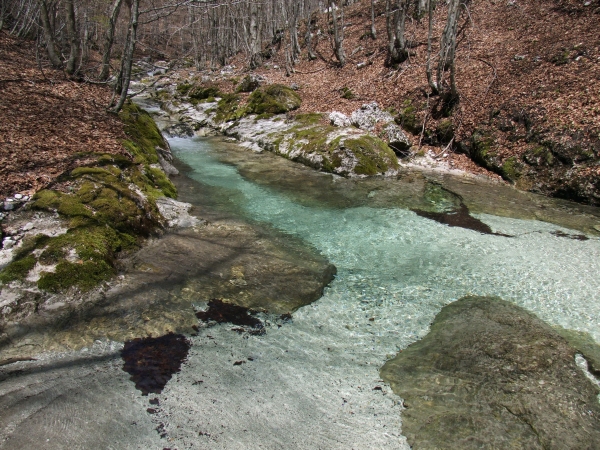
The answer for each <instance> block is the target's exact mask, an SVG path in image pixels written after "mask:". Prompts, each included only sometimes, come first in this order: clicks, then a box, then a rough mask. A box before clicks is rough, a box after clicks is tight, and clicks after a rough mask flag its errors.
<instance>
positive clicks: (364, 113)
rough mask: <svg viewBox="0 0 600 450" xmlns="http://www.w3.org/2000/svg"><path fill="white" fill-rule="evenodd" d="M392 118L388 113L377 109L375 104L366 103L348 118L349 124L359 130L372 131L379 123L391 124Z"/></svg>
mask: <svg viewBox="0 0 600 450" xmlns="http://www.w3.org/2000/svg"><path fill="white" fill-rule="evenodd" d="M393 121H394V118H393V117H392V115H391V114H390V113H388V112H385V111H383V110H382V109H381V108H379V105H378V104H377V102H372V103H366V104H364V105H362V106H361V107H360V108H359V109H357V110H356V111H354V112H353V113H352V115H351V116H350V123H351V124H352V125H354V126H355V127H357V128H360V129H361V130H367V131H374V130H375V125H376V124H377V123H379V122H382V123H389V122H393Z"/></svg>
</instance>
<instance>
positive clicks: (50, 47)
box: [40, 0, 62, 69]
mask: <svg viewBox="0 0 600 450" xmlns="http://www.w3.org/2000/svg"><path fill="white" fill-rule="evenodd" d="M40 19H41V20H42V28H43V30H44V40H45V41H46V49H47V51H48V58H49V59H50V63H51V64H52V65H53V66H54V67H56V68H57V69H58V68H61V67H62V61H61V60H60V57H59V56H58V53H57V52H56V43H55V42H54V31H53V28H52V25H51V24H50V17H49V16H48V4H47V3H46V0H40Z"/></svg>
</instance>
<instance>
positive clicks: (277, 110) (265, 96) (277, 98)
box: [247, 84, 302, 114]
mask: <svg viewBox="0 0 600 450" xmlns="http://www.w3.org/2000/svg"><path fill="white" fill-rule="evenodd" d="M301 104H302V100H301V99H300V96H299V95H298V94H296V93H295V92H294V91H293V90H292V89H290V88H289V87H287V86H283V85H281V84H271V85H269V86H264V87H261V88H259V89H257V90H255V91H254V92H253V93H252V94H251V95H250V98H249V99H248V106H247V112H248V114H265V113H268V114H284V113H287V112H289V111H293V110H295V109H298V108H299V107H300V105H301Z"/></svg>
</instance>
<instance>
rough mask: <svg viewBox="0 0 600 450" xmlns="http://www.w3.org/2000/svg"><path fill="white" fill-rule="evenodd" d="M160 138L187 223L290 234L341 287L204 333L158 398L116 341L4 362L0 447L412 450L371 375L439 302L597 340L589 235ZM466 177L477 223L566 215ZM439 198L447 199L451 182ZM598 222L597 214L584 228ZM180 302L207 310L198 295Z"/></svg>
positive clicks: (389, 395) (407, 188) (145, 293)
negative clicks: (483, 300) (448, 220)
mask: <svg viewBox="0 0 600 450" xmlns="http://www.w3.org/2000/svg"><path fill="white" fill-rule="evenodd" d="M170 143H171V146H172V148H173V151H174V153H175V155H176V156H177V158H179V160H181V161H182V162H183V163H185V164H186V165H187V169H185V170H184V176H185V175H187V176H189V177H191V178H192V179H193V180H195V181H196V183H191V182H189V181H187V180H182V183H181V185H182V186H183V185H185V188H182V189H181V190H180V191H181V196H182V198H181V200H183V201H189V202H192V203H194V204H195V205H196V208H195V209H193V210H192V213H193V214H194V213H197V214H198V215H199V216H200V217H201V218H206V219H208V220H209V221H210V220H212V219H213V218H214V219H215V220H214V224H215V226H217V227H218V226H219V223H225V222H227V220H228V218H229V216H233V217H234V218H235V220H232V221H231V223H233V224H235V223H240V221H238V220H237V218H238V217H239V216H242V217H243V218H245V219H246V220H248V221H251V222H254V223H257V224H264V227H265V228H266V229H269V228H275V229H278V230H280V231H281V232H283V233H287V234H289V235H290V236H294V237H295V238H300V239H301V240H303V241H304V242H305V243H306V244H307V245H311V246H313V247H315V248H316V249H318V250H319V251H320V252H321V253H322V254H323V255H325V256H326V257H327V258H329V260H330V261H331V262H332V263H333V264H335V265H336V267H337V270H338V275H337V277H336V278H335V280H334V281H333V282H332V283H331V284H330V286H329V287H327V288H326V289H325V292H324V295H323V296H322V297H321V298H320V299H319V300H318V301H316V302H314V303H312V304H310V305H308V306H305V307H302V308H300V309H299V310H297V311H296V312H295V313H294V314H293V319H292V320H291V321H290V322H288V323H285V324H284V325H283V326H281V327H278V326H277V324H271V323H269V321H270V320H271V319H270V318H269V317H268V316H262V317H263V318H264V319H266V324H265V328H266V333H265V334H264V335H260V336H254V335H249V334H243V335H240V334H238V333H236V332H234V331H232V325H231V324H219V325H215V326H207V327H203V326H202V324H199V325H200V328H199V330H198V332H197V333H194V335H193V336H190V337H189V339H190V341H191V343H192V347H191V349H190V352H189V355H188V360H187V362H185V363H184V364H183V365H182V367H181V372H179V373H177V374H175V375H174V376H173V378H172V379H171V380H170V381H169V382H168V384H167V385H166V387H165V389H164V390H163V391H162V393H161V394H157V395H151V396H148V397H144V396H142V395H141V394H140V392H139V391H137V390H136V389H135V386H134V383H132V382H131V380H130V379H129V374H127V373H125V372H124V371H123V370H122V360H121V358H120V356H119V351H120V349H121V347H122V344H121V343H118V342H112V341H108V340H98V341H97V342H96V343H95V344H94V345H93V346H90V347H86V348H83V349H81V350H79V351H75V352H68V353H63V354H56V355H53V354H46V355H40V356H39V360H38V361H35V362H22V363H17V365H19V364H20V366H18V367H15V368H14V373H13V372H11V370H12V369H10V366H6V367H4V368H0V378H2V380H3V381H2V383H1V384H0V401H1V402H2V403H1V404H2V405H3V407H4V409H2V408H0V410H2V411H7V413H6V415H5V416H3V417H6V419H5V420H4V422H3V423H4V426H3V427H0V448H6V449H13V448H14V449H21V448H48V449H55V448H56V449H62V448H67V447H68V448H118V449H138V450H141V449H143V450H146V449H161V448H177V449H180V450H181V449H207V450H215V449H228V450H230V449H231V450H233V449H235V450H237V449H286V450H287V449H311V450H312V449H327V450H331V449H340V450H342V449H343V450H347V449H352V448H354V449H380V448H381V449H386V450H388V449H401V450H408V449H409V446H408V444H407V442H406V439H405V438H404V436H403V435H402V413H403V406H402V399H401V398H399V397H398V396H397V395H395V394H394V393H393V392H392V391H391V389H390V387H389V386H387V385H386V384H385V383H384V382H383V381H382V380H381V378H380V376H379V369H380V368H381V366H382V365H383V364H384V363H385V361H386V360H387V359H389V358H391V357H393V356H395V355H396V353H397V352H398V351H400V350H402V349H404V348H406V347H407V346H408V345H410V344H411V343H412V342H415V341H416V340H417V339H419V338H420V337H422V336H424V335H425V334H426V333H427V332H428V329H429V324H430V323H431V321H432V320H433V318H434V317H435V315H436V314H437V313H438V312H439V311H440V309H441V308H442V307H443V306H444V305H446V304H448V303H450V302H452V301H454V300H456V299H458V298H460V297H462V296H464V295H468V294H477V295H497V296H500V297H502V298H504V299H506V300H510V301H513V302H515V303H517V304H519V305H521V306H523V307H525V308H527V309H529V310H530V311H533V312H535V313H536V314H537V315H538V316H540V317H541V318H543V319H544V320H546V321H547V322H549V323H550V324H554V325H562V326H564V327H566V328H571V329H577V330H581V331H586V332H588V333H590V334H591V335H592V336H594V338H595V339H596V341H599V342H600V326H599V325H600V298H599V296H600V278H599V277H598V273H599V269H600V267H599V266H600V241H599V240H598V238H596V237H592V236H590V239H589V240H586V241H580V240H572V239H568V238H565V237H560V236H557V235H556V234H553V233H555V232H556V231H557V230H558V231H562V232H563V233H567V234H579V233H580V232H578V231H573V230H569V229H566V228H561V227H558V226H557V225H553V224H551V223H548V222H541V221H536V220H521V219H515V218H510V217H500V216H496V215H492V214H477V215H476V217H477V218H478V219H480V220H482V221H483V222H485V223H486V224H488V225H489V226H490V227H491V229H492V230H493V231H495V232H498V233H502V234H508V235H512V236H514V237H511V238H509V237H503V236H497V235H489V234H481V233H479V232H476V231H472V230H467V229H462V228H451V227H448V226H445V225H442V224H439V223H437V222H434V221H432V220H428V219H425V218H423V217H420V216H418V215H417V214H415V213H414V212H412V211H411V210H410V209H409V207H408V206H402V205H409V206H410V207H419V208H423V207H425V206H427V205H428V203H432V202H433V203H435V202H439V204H431V205H429V206H433V207H436V208H438V207H443V205H444V204H448V203H447V202H446V203H444V202H445V200H444V199H443V198H442V199H440V198H438V197H437V194H435V192H438V191H436V190H435V189H434V191H435V192H434V195H432V196H431V197H429V198H427V196H426V195H425V191H426V190H427V189H423V186H424V185H426V186H430V187H431V185H428V184H427V183H423V182H422V181H423V180H422V178H415V179H416V180H417V181H415V182H414V183H412V182H407V181H406V180H404V181H402V180H385V181H381V182H380V181H377V180H358V181H352V180H345V179H340V178H332V177H331V176H329V175H325V174H319V173H317V172H314V171H312V170H310V169H307V168H305V167H303V166H300V165H297V164H294V163H291V162H288V161H285V160H283V159H282V158H278V157H275V156H273V155H270V154H265V155H255V154H253V153H251V152H249V151H248V150H245V149H239V148H236V147H234V146H231V145H225V144H223V143H220V141H218V140H210V139H209V140H186V139H172V140H171V141H170ZM419 176H420V175H419ZM419 179H420V180H421V181H418V180H419ZM454 181H456V180H454ZM467 182H468V184H466V186H467V187H466V188H465V189H470V190H471V192H475V193H476V194H477V195H478V196H479V197H478V198H477V199H476V200H477V202H475V201H473V199H472V198H471V200H470V201H471V203H470V206H472V205H477V204H478V205H482V206H480V207H479V208H478V209H477V210H479V211H487V212H490V211H496V210H495V209H494V208H492V207H490V208H487V207H484V206H485V203H486V202H487V203H488V204H489V203H493V204H494V205H492V206H496V205H495V204H496V203H500V204H501V206H502V207H501V208H500V209H502V210H504V211H505V213H506V208H507V206H508V205H515V208H522V210H519V211H517V213H516V214H514V216H518V217H523V211H525V213H526V215H527V216H528V217H529V216H534V214H533V213H531V211H534V210H535V209H536V208H537V206H535V205H536V204H542V205H543V206H544V207H543V209H542V213H543V216H544V217H549V218H552V216H553V214H558V215H560V214H562V217H564V216H565V215H566V214H567V213H566V212H565V211H571V209H568V206H567V207H565V206H564V204H560V203H559V204H557V205H558V206H557V207H556V208H557V209H554V206H548V205H550V204H554V203H553V202H549V201H546V200H543V201H542V200H540V199H534V202H533V203H532V204H529V203H528V202H530V203H531V200H530V199H529V197H527V196H525V197H523V196H520V197H519V196H515V197H512V195H516V193H514V192H513V191H511V190H508V191H506V193H502V196H501V197H494V196H493V195H492V194H493V192H492V193H491V192H490V188H489V186H487V187H486V186H484V185H481V186H479V185H474V184H473V183H474V182H473V180H467ZM419 183H421V184H419ZM450 185H452V186H455V188H456V189H458V188H460V180H458V181H456V182H455V183H454V184H452V183H450ZM419 186H420V187H419ZM479 194H480V195H479ZM465 195H466V194H465ZM419 196H422V197H423V198H421V197H419ZM487 197H489V198H487ZM382 198H383V200H382ZM532 205H533V206H532ZM565 208H567V209H565ZM215 209H216V211H215ZM473 209H475V207H473ZM538 209H539V208H538ZM536 211H537V210H535V211H534V212H536ZM203 214H206V215H207V216H206V217H203ZM508 215H511V214H508ZM598 216H599V215H598V214H595V213H594V212H593V211H592V213H591V215H590V216H589V217H588V218H587V219H586V220H587V221H588V222H589V224H591V225H590V226H593V225H594V224H597V223H598V221H597V219H596V218H597V217H598ZM576 219H577V218H576V217H574V218H573V220H572V222H570V223H578V220H576ZM549 220H550V219H549ZM241 222H243V221H241ZM557 222H561V223H564V221H563V220H562V219H560V220H557ZM233 228H234V227H233V226H232V228H231V229H233ZM582 228H583V227H582ZM202 230H203V228H202V227H200V228H199V229H198V233H202ZM264 235H265V236H268V232H266V233H264ZM157 242H158V243H160V240H158V241H157ZM159 248H162V247H160V246H159ZM186 248H189V249H190V252H191V251H193V246H190V247H186ZM158 255H160V253H158ZM158 257H159V256H158ZM190 261H193V259H191V258H190ZM190 264H193V262H190ZM190 281H191V282H193V281H194V280H190ZM192 287H193V284H192ZM161 289H162V288H161ZM161 289H158V290H157V288H156V287H153V286H152V285H151V284H149V285H148V286H144V287H140V288H139V291H140V292H139V293H137V291H136V295H139V297H140V298H141V299H143V300H144V301H149V300H151V302H150V303H149V308H150V309H153V308H154V307H155V306H156V307H158V306H159V303H160V302H161V301H162V302H165V301H166V300H165V299H166V297H168V296H177V295H180V291H181V289H180V288H179V287H177V286H175V287H173V291H172V292H170V291H169V292H168V293H167V291H166V290H161ZM289 289H294V286H293V285H290V286H289ZM184 290H185V289H184ZM190 291H191V292H195V291H194V290H193V289H190ZM181 295H182V297H181V300H182V301H180V302H178V301H175V300H173V301H166V303H165V305H166V306H165V305H161V308H157V311H159V314H163V312H164V314H165V315H168V314H167V313H171V312H172V311H166V310H165V309H163V308H167V306H168V305H179V307H182V308H183V306H182V305H185V312H186V314H192V311H191V305H190V304H189V298H188V297H187V295H186V296H183V294H181ZM189 295H194V294H189ZM135 298H137V297H135ZM192 301H194V302H195V303H198V304H200V306H202V305H201V304H202V303H203V302H205V301H206V298H200V294H198V298H193V299H192ZM134 305H137V303H135V302H134ZM134 312H136V310H135V309H134ZM136 317H137V316H136ZM174 317H176V318H177V317H180V316H178V315H177V314H175V315H174ZM107 320H109V321H110V317H109V318H108V319H107ZM151 322H152V321H149V323H151ZM167 322H168V321H167ZM133 323H135V322H133ZM102 327H106V325H102V323H100V328H102ZM29 364H30V365H35V366H33V368H31V367H32V366H28V365H29ZM38 365H39V368H37V369H36V368H35V367H38ZM28 367H29V368H28ZM149 400H152V403H149ZM11 405H12V406H11Z"/></svg>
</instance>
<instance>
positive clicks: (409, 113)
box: [394, 100, 421, 134]
mask: <svg viewBox="0 0 600 450" xmlns="http://www.w3.org/2000/svg"><path fill="white" fill-rule="evenodd" d="M394 120H395V121H396V123H397V124H398V125H400V126H401V127H402V128H403V129H404V130H406V131H409V132H410V133H412V134H418V133H419V132H420V131H421V129H420V124H419V123H418V120H417V110H416V108H415V106H414V105H413V104H412V101H410V100H406V101H405V102H404V103H403V104H402V108H401V110H400V112H399V113H398V115H397V116H396V118H395V119H394Z"/></svg>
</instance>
